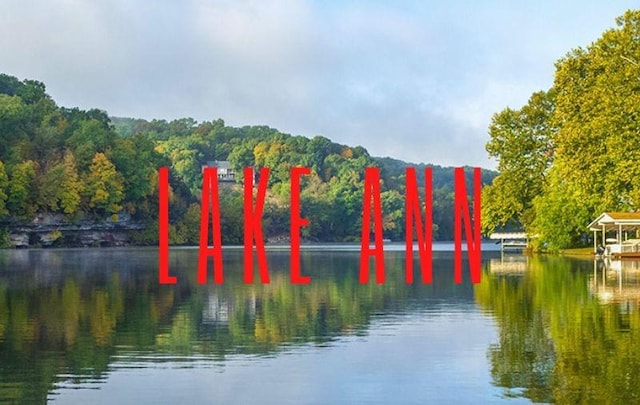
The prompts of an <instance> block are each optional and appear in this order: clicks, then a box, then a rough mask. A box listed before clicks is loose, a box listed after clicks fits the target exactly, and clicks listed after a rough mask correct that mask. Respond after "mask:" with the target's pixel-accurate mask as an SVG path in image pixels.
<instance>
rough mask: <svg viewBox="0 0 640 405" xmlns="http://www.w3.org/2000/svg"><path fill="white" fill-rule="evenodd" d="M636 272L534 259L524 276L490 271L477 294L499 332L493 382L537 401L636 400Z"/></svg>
mask: <svg viewBox="0 0 640 405" xmlns="http://www.w3.org/2000/svg"><path fill="white" fill-rule="evenodd" d="M616 266H620V267H616ZM638 268H639V265H638V263H637V262H623V263H619V264H615V265H613V266H612V265H611V264H606V263H598V262H596V263H595V264H594V263H593V262H591V261H588V260H575V259H569V258H563V257H532V258H531V259H529V263H528V267H527V271H526V272H525V273H524V274H522V275H521V276H518V277H513V275H510V274H507V275H504V274H501V272H493V271H489V270H490V269H487V270H488V271H486V272H485V274H484V275H483V282H482V283H481V284H480V285H478V286H476V287H475V296H476V300H477V302H478V304H479V305H480V306H481V307H482V308H484V309H485V310H487V311H490V312H491V313H492V314H493V315H494V316H495V318H496V321H497V324H498V328H499V341H498V343H496V344H495V345H493V346H492V347H491V348H490V349H489V358H490V362H491V374H492V376H493V379H494V384H496V385H498V386H501V387H504V388H505V395H507V396H508V395H513V396H524V397H526V398H529V399H531V400H533V401H536V402H558V403H580V402H587V403H625V402H627V403H637V402H638V399H639V398H640V385H638V384H637V381H636V379H635V376H637V375H639V373H640V311H638V310H637V303H638V298H639V296H638V295H636V292H637V291H638V285H637V283H638V278H637V274H638V271H637V269H638Z"/></svg>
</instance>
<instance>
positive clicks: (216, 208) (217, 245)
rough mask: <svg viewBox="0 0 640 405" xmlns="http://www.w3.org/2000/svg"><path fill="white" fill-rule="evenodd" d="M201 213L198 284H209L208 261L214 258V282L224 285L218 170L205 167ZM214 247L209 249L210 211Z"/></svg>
mask: <svg viewBox="0 0 640 405" xmlns="http://www.w3.org/2000/svg"><path fill="white" fill-rule="evenodd" d="M201 204H202V206H201V211H200V251H199V256H198V284H205V283H206V282H207V259H208V258H209V256H212V257H213V282H214V283H215V284H222V283H223V280H224V277H223V273H222V237H221V235H220V204H219V201H218V170H217V169H216V168H215V167H205V168H204V170H203V174H202V202H201ZM210 209H211V228H212V231H213V247H209V210H210Z"/></svg>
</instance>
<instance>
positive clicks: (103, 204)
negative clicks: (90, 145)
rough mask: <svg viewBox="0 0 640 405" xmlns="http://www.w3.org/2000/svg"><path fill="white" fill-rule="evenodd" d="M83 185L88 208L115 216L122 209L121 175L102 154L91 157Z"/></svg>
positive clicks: (122, 187)
mask: <svg viewBox="0 0 640 405" xmlns="http://www.w3.org/2000/svg"><path fill="white" fill-rule="evenodd" d="M85 184H86V189H85V196H86V197H87V199H88V205H89V207H90V208H93V209H95V210H97V211H98V213H99V214H104V213H110V214H116V213H117V212H118V211H120V210H121V209H122V206H121V205H120V203H121V202H122V198H123V196H124V193H123V189H124V186H123V179H122V175H121V174H120V173H118V171H117V170H116V167H115V166H114V165H113V163H111V161H109V159H108V158H107V157H106V156H105V155H104V153H100V152H98V153H96V154H95V156H94V157H93V161H92V163H91V166H90V167H89V173H88V174H87V175H86V177H85Z"/></svg>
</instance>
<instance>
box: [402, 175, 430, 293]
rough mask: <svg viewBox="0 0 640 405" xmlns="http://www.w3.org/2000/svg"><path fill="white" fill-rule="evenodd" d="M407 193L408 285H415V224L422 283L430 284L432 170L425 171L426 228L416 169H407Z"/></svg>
mask: <svg viewBox="0 0 640 405" xmlns="http://www.w3.org/2000/svg"><path fill="white" fill-rule="evenodd" d="M405 172H406V176H405V177H406V179H407V180H406V181H407V183H406V191H405V215H406V216H405V230H406V235H405V239H406V240H405V242H406V250H405V252H406V266H407V267H406V273H405V281H406V283H407V284H411V283H413V224H414V223H415V225H416V234H417V236H418V251H419V252H420V270H421V272H422V282H423V283H424V284H430V283H431V281H432V276H431V273H432V271H431V256H432V228H433V217H432V206H433V203H432V191H431V190H432V183H431V172H432V169H431V168H430V167H427V168H425V169H424V194H425V195H424V202H425V212H424V227H423V226H422V218H421V215H422V210H421V209H420V199H419V198H418V181H417V180H416V169H415V168H413V167H407V169H406V171H405Z"/></svg>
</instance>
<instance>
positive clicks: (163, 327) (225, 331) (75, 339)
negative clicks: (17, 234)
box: [0, 249, 473, 402]
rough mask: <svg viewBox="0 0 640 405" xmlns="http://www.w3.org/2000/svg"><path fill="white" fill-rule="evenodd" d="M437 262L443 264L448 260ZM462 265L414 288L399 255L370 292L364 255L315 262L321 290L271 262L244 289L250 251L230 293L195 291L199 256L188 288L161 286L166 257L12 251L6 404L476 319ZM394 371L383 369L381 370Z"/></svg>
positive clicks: (5, 323)
mask: <svg viewBox="0 0 640 405" xmlns="http://www.w3.org/2000/svg"><path fill="white" fill-rule="evenodd" d="M436 256H437V255H436ZM452 259H453V258H452V255H451V254H446V255H443V256H442V257H440V258H438V257H436V266H434V268H435V274H434V283H433V284H431V285H419V284H417V285H413V286H407V285H406V284H404V273H403V272H404V268H405V266H404V261H403V260H404V259H403V254H401V253H398V254H395V255H394V254H390V255H387V260H386V268H387V282H386V283H385V284H384V285H376V284H370V285H365V286H363V285H360V284H359V283H358V274H357V269H358V265H359V255H358V254H356V253H354V252H340V251H336V252H323V251H318V252H306V253H305V254H303V256H302V269H303V271H304V272H305V273H308V274H311V275H312V276H313V281H312V283H311V285H304V286H297V285H291V283H290V282H289V273H288V261H289V256H288V254H287V253H286V252H270V255H269V265H270V270H271V283H270V284H268V285H260V284H256V285H246V284H243V283H242V252H241V251H230V252H226V255H225V284H223V285H220V286H214V285H205V286H199V285H197V284H196V282H195V278H196V274H195V270H196V269H197V252H195V251H193V250H177V251H172V254H171V265H170V267H171V271H172V273H174V274H176V275H177V276H178V278H179V282H178V284H177V285H176V286H161V285H159V284H158V282H157V256H156V251H155V250H153V249H149V250H134V249H132V250H124V249H114V250H94V251H91V250H64V251H62V250H61V251H46V250H43V251H4V252H1V254H0V263H2V267H0V268H2V272H1V273H0V402H3V401H8V402H24V401H27V402H44V401H46V400H47V398H48V395H49V394H50V393H51V392H53V391H55V390H56V389H60V388H64V387H85V388H86V387H92V386H95V385H96V384H98V386H99V384H100V383H101V382H102V381H104V380H105V379H106V378H107V376H108V374H109V373H110V372H112V371H113V370H114V369H115V367H116V365H117V367H121V368H122V367H124V368H132V369H135V368H139V367H149V366H150V365H151V364H163V363H170V364H175V362H176V361H177V362H182V363H185V364H187V365H189V364H191V365H195V364H197V363H198V362H200V361H203V360H206V361H207V364H208V365H209V366H210V365H212V364H215V363H216V362H226V361H228V359H233V358H234V357H235V356H247V355H249V356H260V357H262V356H267V357H268V356H273V355H275V354H277V353H281V352H284V351H287V350H289V348H290V347H294V346H296V345H297V346H304V345H309V344H311V345H318V346H322V345H331V344H332V342H334V341H335V340H336V339H337V338H339V337H340V338H344V337H348V336H354V337H358V336H365V335H366V334H367V333H368V331H369V329H368V328H369V327H370V325H371V322H372V319H373V318H374V317H376V316H378V315H381V314H384V316H385V317H387V318H386V319H393V317H394V316H406V315H408V314H417V316H418V317H420V316H421V315H420V314H427V313H431V314H433V313H436V314H437V313H446V314H448V315H451V314H453V315H455V313H456V311H460V312H461V313H463V314H465V313H467V312H469V307H470V306H472V304H473V288H472V287H471V285H470V284H463V285H460V286H457V285H455V284H453V282H452V279H453V274H452V269H453V260H452ZM381 367H382V366H381Z"/></svg>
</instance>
